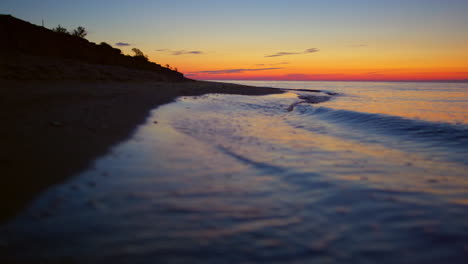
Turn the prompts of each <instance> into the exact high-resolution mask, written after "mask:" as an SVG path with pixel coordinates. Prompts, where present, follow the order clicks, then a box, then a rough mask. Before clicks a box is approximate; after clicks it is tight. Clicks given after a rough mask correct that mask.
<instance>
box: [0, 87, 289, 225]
mask: <svg viewBox="0 0 468 264" xmlns="http://www.w3.org/2000/svg"><path fill="white" fill-rule="evenodd" d="M0 87H2V88H0V92H1V93H2V97H1V98H0V110H1V111H0V115H1V117H2V128H3V129H2V130H1V132H0V133H1V134H0V141H1V145H2V147H3V151H2V152H1V154H0V165H1V167H2V168H3V171H4V172H3V173H2V174H3V177H2V181H3V182H2V186H3V187H2V190H1V192H0V193H1V195H0V199H1V201H2V202H1V207H2V208H3V210H2V211H1V212H0V222H5V221H7V220H9V219H10V218H12V217H14V216H15V215H16V214H17V213H18V212H20V211H21V210H22V209H23V208H24V207H25V206H27V204H28V203H29V202H30V201H31V200H32V199H34V198H35V197H36V196H37V195H38V194H39V193H40V192H41V191H43V190H45V189H46V188H48V187H49V186H51V185H54V184H58V183H61V182H63V181H64V180H66V179H68V178H69V177H71V176H73V175H75V174H77V173H79V172H80V171H82V170H84V169H86V168H88V167H89V166H90V165H91V164H92V162H93V161H94V160H95V159H96V158H98V157H100V156H102V155H104V154H106V153H107V152H108V151H109V150H110V148H111V147H113V146H114V145H115V144H117V143H119V142H122V141H124V140H126V139H128V138H129V137H131V135H132V134H133V132H134V131H135V129H136V128H137V127H138V125H140V124H142V123H144V122H145V120H146V119H147V117H148V114H149V113H150V111H151V110H153V109H155V108H157V107H158V106H160V105H163V104H166V103H170V102H172V101H174V100H175V99H176V98H177V97H179V96H197V95H203V94H208V93H220V94H239V95H267V94H275V93H282V91H281V90H280V89H274V88H264V87H251V86H244V85H237V84H230V83H218V82H206V81H190V82H154V81H153V82H150V81H146V82H135V81H134V82H116V81H71V80H68V81H67V80H62V81H42V80H41V81H24V80H22V81H18V80H1V79H0Z"/></svg>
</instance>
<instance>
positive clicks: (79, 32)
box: [72, 26, 88, 38]
mask: <svg viewBox="0 0 468 264" xmlns="http://www.w3.org/2000/svg"><path fill="white" fill-rule="evenodd" d="M72 35H73V36H75V37H80V38H84V37H86V35H88V32H87V31H86V29H85V28H84V27H81V26H80V27H77V28H76V29H74V30H73V33H72Z"/></svg>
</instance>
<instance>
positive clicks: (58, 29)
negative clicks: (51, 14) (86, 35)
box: [52, 24, 69, 34]
mask: <svg viewBox="0 0 468 264" xmlns="http://www.w3.org/2000/svg"><path fill="white" fill-rule="evenodd" d="M52 31H55V32H58V33H63V34H69V33H68V30H67V29H66V28H64V27H62V26H61V25H60V24H59V25H58V26H57V27H56V28H53V29H52Z"/></svg>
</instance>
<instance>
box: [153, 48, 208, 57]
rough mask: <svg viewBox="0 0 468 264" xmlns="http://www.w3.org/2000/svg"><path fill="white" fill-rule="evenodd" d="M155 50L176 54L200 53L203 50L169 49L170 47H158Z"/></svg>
mask: <svg viewBox="0 0 468 264" xmlns="http://www.w3.org/2000/svg"><path fill="white" fill-rule="evenodd" d="M156 51H159V52H169V53H171V55H174V56H178V55H191V54H194V55H201V54H203V53H204V52H203V51H200V50H170V49H158V50H156Z"/></svg>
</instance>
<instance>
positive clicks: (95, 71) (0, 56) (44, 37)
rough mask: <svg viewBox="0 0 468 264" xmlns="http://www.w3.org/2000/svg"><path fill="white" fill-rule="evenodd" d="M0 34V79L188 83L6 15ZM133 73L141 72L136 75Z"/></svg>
mask: <svg viewBox="0 0 468 264" xmlns="http://www.w3.org/2000/svg"><path fill="white" fill-rule="evenodd" d="M0 35H1V36H2V41H0V78H3V79H23V80H24V79H83V78H85V79H104V80H130V79H135V80H136V79H140V78H143V79H146V80H149V79H152V80H158V81H185V80H188V79H186V78H185V77H184V76H183V75H182V74H181V73H179V72H177V71H173V70H171V69H168V68H165V67H162V66H161V65H159V64H156V63H153V62H149V61H147V60H146V59H145V58H143V57H132V56H128V55H123V54H122V53H121V51H120V50H119V49H116V48H113V47H111V46H110V45H108V44H106V43H101V44H99V45H98V44H95V43H92V42H89V41H88V40H86V39H83V38H80V37H76V36H72V35H68V34H64V33H58V32H54V31H52V30H49V29H47V28H44V27H41V26H37V25H33V24H31V23H29V22H25V21H23V20H20V19H17V18H15V17H12V16H10V15H0ZM77 65H80V66H81V67H78V66H77ZM103 65H105V66H112V67H113V68H111V69H108V68H104V67H102V66H103ZM115 67H120V68H115ZM136 70H137V71H144V72H145V73H138V74H137V73H135V71H136ZM83 72H84V73H83ZM115 72H118V74H113V73H115Z"/></svg>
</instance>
